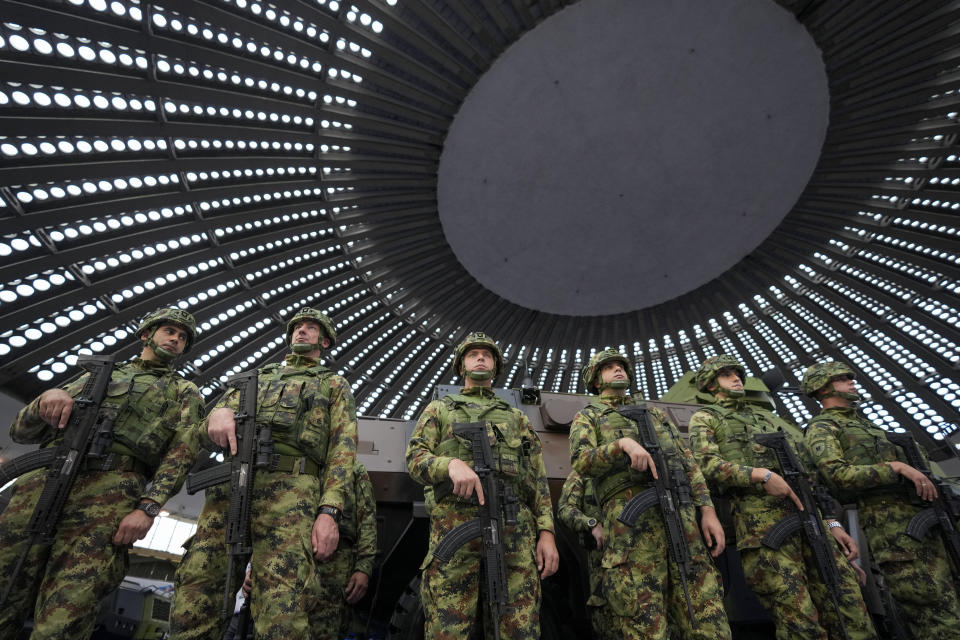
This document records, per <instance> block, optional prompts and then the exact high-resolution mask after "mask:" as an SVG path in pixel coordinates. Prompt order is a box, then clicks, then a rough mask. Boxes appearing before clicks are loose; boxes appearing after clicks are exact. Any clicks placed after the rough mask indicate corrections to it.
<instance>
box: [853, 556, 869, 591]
mask: <svg viewBox="0 0 960 640" xmlns="http://www.w3.org/2000/svg"><path fill="white" fill-rule="evenodd" d="M850 566H851V567H853V572H854V573H855V574H857V584H859V585H860V586H861V587H862V586H865V585H866V584H867V572H866V571H864V570H863V569H862V568H861V567H860V565H858V564H857V563H856V562H851V563H850Z"/></svg>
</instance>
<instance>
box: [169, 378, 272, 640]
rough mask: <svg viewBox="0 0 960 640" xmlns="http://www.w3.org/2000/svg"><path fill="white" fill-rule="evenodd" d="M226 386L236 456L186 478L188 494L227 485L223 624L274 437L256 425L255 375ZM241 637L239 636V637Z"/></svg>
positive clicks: (246, 556)
mask: <svg viewBox="0 0 960 640" xmlns="http://www.w3.org/2000/svg"><path fill="white" fill-rule="evenodd" d="M227 385H228V386H232V387H234V388H236V389H238V391H239V393H238V398H237V407H238V411H237V413H235V414H234V420H235V421H236V433H237V455H235V456H230V457H229V458H228V459H227V460H226V461H224V462H222V463H221V464H218V465H216V466H214V467H210V468H209V469H203V470H201V471H197V472H194V473H191V474H189V475H188V476H187V493H191V494H193V493H196V492H197V491H200V490H201V489H206V488H207V487H212V486H215V485H218V484H222V483H224V482H227V481H229V482H230V507H229V508H228V510H227V547H228V548H229V551H228V553H227V580H226V584H225V585H224V587H223V609H221V612H220V615H221V616H222V617H223V619H224V620H226V619H229V618H230V616H231V615H233V609H234V594H235V593H236V592H237V586H236V585H235V584H234V581H233V574H234V573H235V567H238V566H239V567H246V566H247V562H248V561H249V560H250V555H251V554H252V552H253V539H252V538H251V535H250V503H251V502H252V500H253V481H254V477H255V475H256V471H257V469H264V468H267V467H269V466H270V461H271V459H272V457H273V434H272V433H271V431H270V427H268V426H265V425H262V424H259V423H258V422H257V372H256V370H254V371H247V372H245V373H240V374H237V375H235V376H232V377H231V378H229V379H228V380H227ZM246 631H247V630H246V629H245V628H244V629H238V631H237V633H238V635H237V637H238V638H244V637H246ZM241 633H242V634H243V635H240V634H241Z"/></svg>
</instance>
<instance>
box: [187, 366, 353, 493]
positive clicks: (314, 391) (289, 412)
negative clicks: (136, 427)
mask: <svg viewBox="0 0 960 640" xmlns="http://www.w3.org/2000/svg"><path fill="white" fill-rule="evenodd" d="M257 382H258V393H257V421H259V422H262V423H263V424H268V425H270V426H271V429H272V432H273V440H274V449H275V451H276V452H277V453H279V454H283V455H294V456H306V457H309V458H311V459H313V460H314V461H315V462H317V463H319V464H320V465H321V466H322V467H323V474H322V478H323V486H322V495H321V498H320V502H319V504H321V505H326V506H330V507H336V508H337V509H340V510H341V511H343V510H344V504H345V502H346V500H347V498H346V494H347V493H348V492H349V491H351V490H352V488H351V484H352V475H353V473H352V472H353V465H354V462H355V461H356V454H357V415H356V408H355V405H354V400H353V394H352V393H351V392H350V384H349V383H348V382H347V381H346V380H345V379H344V378H343V377H341V376H338V375H336V374H334V373H333V372H331V371H330V370H329V369H327V368H326V367H324V366H323V365H322V364H321V363H320V360H318V359H316V358H308V357H305V356H299V355H296V354H288V355H287V356H286V358H285V360H284V362H283V364H270V365H267V366H265V367H262V368H261V369H259V372H258V380H257ZM239 395H240V394H239V389H236V388H231V389H229V390H228V391H227V392H226V393H225V394H223V397H222V398H220V401H219V402H217V405H216V407H214V410H215V409H219V408H221V407H226V408H228V409H230V410H232V411H234V412H236V411H237V408H238V403H239ZM207 422H208V420H204V422H203V423H202V425H201V427H200V433H199V438H200V441H201V444H203V445H204V446H205V447H207V448H209V449H211V450H213V449H215V448H217V447H216V445H215V444H213V442H212V441H211V440H210V438H209V436H208V434H207V426H208V424H207Z"/></svg>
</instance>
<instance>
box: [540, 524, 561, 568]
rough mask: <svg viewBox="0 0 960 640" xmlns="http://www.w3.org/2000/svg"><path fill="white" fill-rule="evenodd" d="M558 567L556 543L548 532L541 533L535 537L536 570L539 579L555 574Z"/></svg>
mask: <svg viewBox="0 0 960 640" xmlns="http://www.w3.org/2000/svg"><path fill="white" fill-rule="evenodd" d="M559 566H560V554H559V553H558V552H557V542H556V540H554V538H553V534H552V533H550V532H549V531H541V532H540V535H538V536H537V570H538V571H540V578H541V579H542V578H548V577H550V576H552V575H553V574H555V573H556V572H557V568H558V567H559Z"/></svg>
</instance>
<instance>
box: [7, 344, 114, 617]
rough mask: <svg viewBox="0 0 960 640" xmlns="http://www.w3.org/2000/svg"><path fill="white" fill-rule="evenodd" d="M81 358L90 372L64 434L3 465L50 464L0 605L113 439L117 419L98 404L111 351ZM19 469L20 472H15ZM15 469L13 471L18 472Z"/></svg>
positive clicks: (50, 539) (46, 542) (109, 371)
mask: <svg viewBox="0 0 960 640" xmlns="http://www.w3.org/2000/svg"><path fill="white" fill-rule="evenodd" d="M77 364H79V365H80V366H82V367H83V368H84V369H86V370H87V371H88V372H89V373H90V375H89V376H88V378H87V381H86V383H85V384H84V385H83V389H82V390H81V392H80V395H79V396H78V397H77V399H76V400H74V405H73V410H72V411H71V413H70V420H69V422H68V423H67V426H66V427H65V428H64V429H63V438H62V439H61V440H60V442H59V443H58V444H57V445H56V446H54V447H48V448H46V449H41V450H39V451H35V452H33V453H29V454H26V455H24V456H20V457H18V458H16V459H14V460H12V461H11V462H10V463H8V465H10V471H7V466H8V465H4V468H3V469H4V474H13V473H16V471H17V470H18V469H22V472H24V473H25V472H26V471H30V470H32V469H39V468H41V467H44V466H45V467H47V469H48V471H47V480H46V482H45V483H44V485H43V489H42V490H41V491H40V497H39V498H38V499H37V504H36V506H35V507H34V509H33V514H32V515H31V516H30V521H29V522H28V523H27V528H26V534H27V543H26V547H25V548H24V550H23V552H22V553H21V554H20V557H19V558H18V559H17V563H16V565H15V566H14V569H13V571H12V572H11V574H10V576H8V578H7V586H6V588H5V589H4V590H3V595H2V596H0V606H4V605H5V604H6V603H7V600H8V599H9V597H10V593H11V592H12V591H13V586H14V584H15V583H16V581H17V579H18V578H19V577H20V573H21V572H22V571H23V566H24V563H25V562H26V559H27V556H28V555H29V554H30V550H31V549H32V548H33V547H34V545H38V544H39V545H43V546H48V545H50V544H52V543H53V539H54V536H55V535H56V530H57V523H58V522H59V520H60V515H61V514H62V513H63V505H64V504H65V503H66V501H67V498H68V497H69V496H70V491H71V490H72V489H73V485H74V483H75V481H76V479H77V476H78V475H79V473H80V471H81V470H83V468H84V464H85V463H86V462H87V461H88V460H91V459H97V458H101V457H103V454H104V452H105V451H106V449H107V447H109V446H110V442H111V440H112V430H113V420H112V419H111V418H105V417H101V416H100V405H101V403H102V402H103V398H104V396H105V395H106V393H107V386H108V385H109V384H110V375H111V374H112V373H113V357H112V356H84V357H81V358H79V359H78V360H77ZM16 475H20V473H16ZM16 475H13V476H12V477H16Z"/></svg>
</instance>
